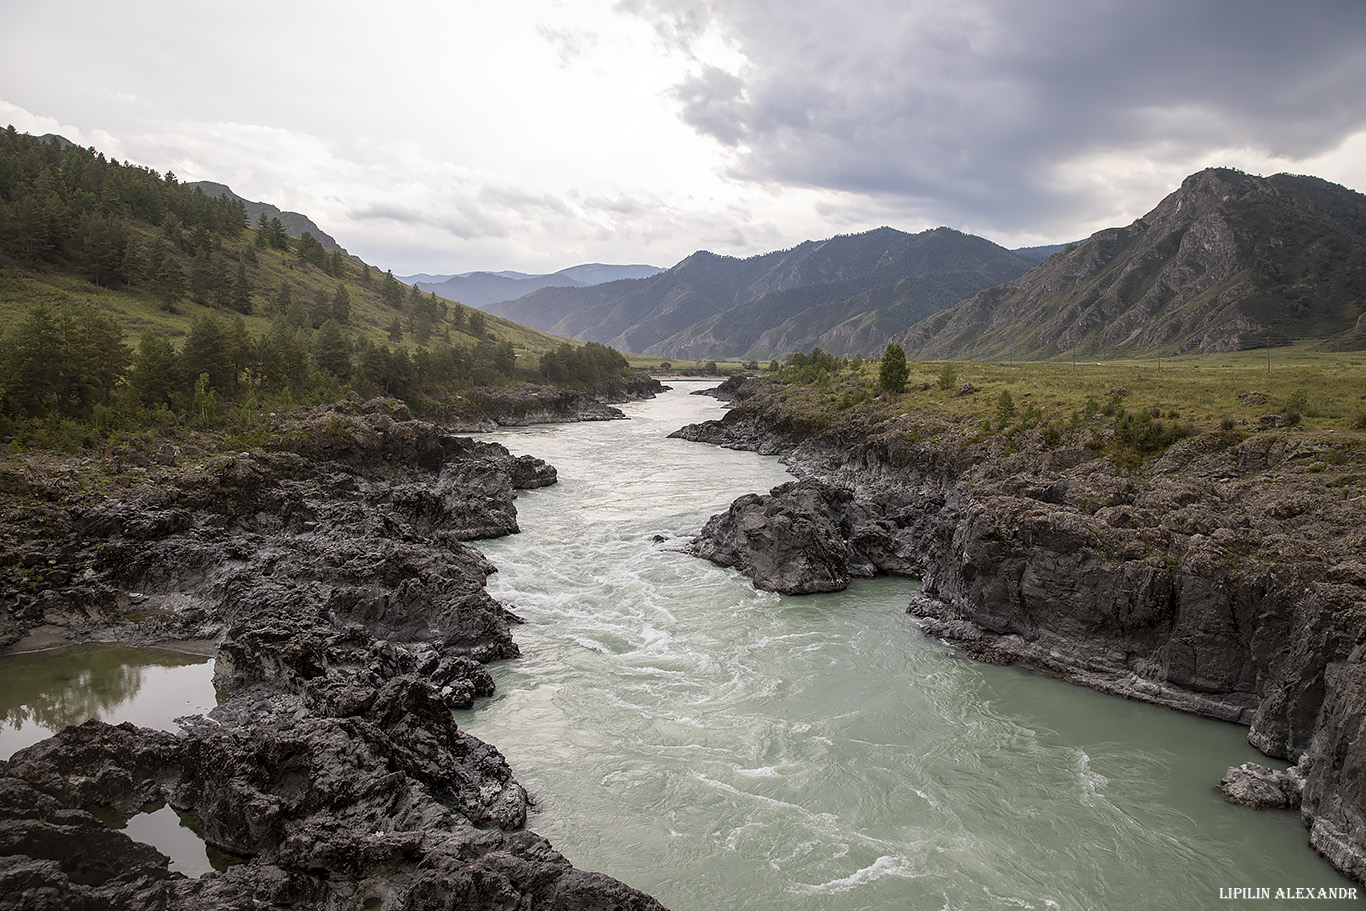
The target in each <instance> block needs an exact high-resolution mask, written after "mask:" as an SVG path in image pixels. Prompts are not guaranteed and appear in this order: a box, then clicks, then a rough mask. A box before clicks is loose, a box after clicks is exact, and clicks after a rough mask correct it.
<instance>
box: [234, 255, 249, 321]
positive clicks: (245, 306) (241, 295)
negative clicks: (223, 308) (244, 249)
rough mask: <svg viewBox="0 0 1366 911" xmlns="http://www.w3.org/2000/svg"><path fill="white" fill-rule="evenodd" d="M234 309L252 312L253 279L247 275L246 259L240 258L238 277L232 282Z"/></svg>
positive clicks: (239, 311)
mask: <svg viewBox="0 0 1366 911" xmlns="http://www.w3.org/2000/svg"><path fill="white" fill-rule="evenodd" d="M231 299H232V304H231V306H232V309H234V310H236V311H237V312H238V313H251V279H250V278H248V277H247V264H246V261H245V260H238V263H237V277H236V278H235V279H234V280H233V283H232V298H231Z"/></svg>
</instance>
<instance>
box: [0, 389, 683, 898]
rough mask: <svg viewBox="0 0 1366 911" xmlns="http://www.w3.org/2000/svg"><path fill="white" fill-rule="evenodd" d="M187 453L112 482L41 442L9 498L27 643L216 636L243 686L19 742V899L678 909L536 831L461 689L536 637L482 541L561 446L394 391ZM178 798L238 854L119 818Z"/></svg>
mask: <svg viewBox="0 0 1366 911" xmlns="http://www.w3.org/2000/svg"><path fill="white" fill-rule="evenodd" d="M170 461H171V462H172V464H166V465H162V464H151V465H148V466H147V467H146V468H142V469H137V470H134V471H132V472H129V471H123V472H120V473H117V474H116V475H114V476H113V477H112V478H110V479H108V483H109V484H110V485H111V486H110V487H109V488H108V489H107V490H105V491H104V492H103V493H98V494H89V493H82V491H83V490H86V489H89V487H90V483H89V482H88V481H87V482H84V483H78V484H76V485H74V486H71V487H68V486H67V485H65V484H64V483H58V481H59V480H60V479H61V478H62V477H64V475H63V474H62V472H61V471H60V470H59V469H55V468H53V467H52V466H50V465H49V466H31V467H32V469H33V471H32V472H31V474H30V476H28V477H27V478H26V481H25V483H24V485H23V487H24V490H23V491H22V493H23V496H21V497H16V498H11V499H10V500H9V501H8V502H7V503H6V516H7V518H8V519H9V520H11V521H10V523H9V524H7V526H6V527H7V529H8V531H7V532H6V533H5V535H4V537H3V538H2V539H0V572H3V573H4V577H5V582H6V584H5V586H4V595H3V605H4V613H3V617H4V626H3V628H0V633H3V635H4V637H5V639H6V641H7V642H9V643H19V642H22V640H23V639H24V637H25V636H26V634H28V633H30V632H32V631H34V630H39V629H41V630H43V631H45V632H46V633H47V635H48V636H51V635H52V631H53V630H58V629H60V630H65V632H66V635H67V637H68V639H69V640H70V641H84V640H96V639H98V640H116V641H125V642H130V643H135V644H144V643H164V642H169V641H177V640H188V639H193V640H199V641H204V642H208V643H210V644H211V647H212V648H214V649H215V650H216V654H217V661H216V664H215V676H214V684H215V687H216V689H217V690H218V699H219V706H218V708H217V709H215V710H214V711H213V712H212V713H211V714H210V716H209V717H207V718H197V719H187V720H184V721H183V722H182V727H183V731H182V732H181V733H179V734H168V733H163V732H159V731H153V730H147V729H141V728H136V727H133V726H131V725H121V726H118V727H112V726H110V725H106V724H101V723H99V722H90V723H87V724H85V725H81V726H79V727H74V728H68V729H66V730H65V731H63V732H61V733H60V734H58V735H57V736H55V737H53V738H51V739H49V740H47V741H44V742H42V743H40V744H37V745H36V746H33V747H30V748H28V749H25V750H21V751H20V752H19V753H17V754H16V755H15V756H14V757H13V758H12V760H11V761H9V762H8V763H0V909H3V908H25V909H35V908H54V909H55V908H64V909H66V908H92V909H93V908H151V907H156V908H167V909H191V908H194V909H197V911H212V909H217V908H224V909H227V908H234V909H235V908H243V907H291V908H299V909H319V911H321V909H332V908H362V907H364V908H376V909H398V908H404V909H409V908H431V909H438V908H440V909H447V908H454V907H460V908H474V909H478V908H490V909H492V908H509V907H537V908H556V909H566V911H569V909H583V908H602V907H612V908H622V909H657V908H659V905H658V903H657V902H655V901H654V900H653V899H651V898H649V897H648V896H645V895H643V894H641V893H639V892H636V891H635V890H632V889H630V888H629V887H627V886H625V885H623V884H621V883H619V882H616V881H615V880H612V879H610V878H609V877H605V876H600V875H596V874H589V873H584V872H582V871H579V870H576V869H575V868H573V867H572V865H570V864H569V862H568V861H566V860H565V859H564V858H563V857H562V856H560V855H559V854H558V853H556V852H555V851H554V849H553V848H551V846H550V845H549V844H547V843H546V842H545V841H544V840H543V839H541V838H539V837H538V836H536V835H534V834H531V833H529V832H526V831H525V830H524V828H523V826H524V824H525V821H526V814H527V809H528V806H529V799H528V796H527V794H526V792H525V791H524V790H523V789H522V788H521V786H520V785H519V784H518V783H517V782H516V780H515V779H514V778H513V777H512V774H511V771H510V769H509V768H508V767H507V764H506V762H505V761H504V759H503V757H502V756H501V755H500V754H499V753H498V751H497V750H496V749H494V748H493V747H491V746H489V745H488V744H484V743H482V742H480V741H478V740H476V739H475V738H473V737H471V736H469V735H467V734H465V733H464V732H462V731H460V730H459V729H458V727H457V726H456V724H455V722H454V720H453V717H452V715H451V709H452V708H462V707H468V706H470V705H471V704H472V703H473V701H474V700H475V699H476V698H478V697H480V696H487V695H489V694H491V693H492V692H493V680H492V677H491V676H490V675H489V673H488V671H487V670H486V668H485V667H484V662H488V661H492V660H495V659H500V658H508V657H512V656H515V655H516V654H517V646H516V644H515V643H514V642H513V640H512V637H511V634H510V624H512V623H515V622H516V618H515V617H513V615H511V614H510V613H509V612H508V610H507V609H506V608H505V607H504V606H503V605H502V604H500V603H499V602H497V601H496V600H494V599H493V598H492V597H490V596H489V595H488V593H487V592H486V591H485V589H484V581H485V578H486V576H487V575H488V574H489V573H491V572H493V567H492V566H491V565H490V564H489V563H488V561H487V560H486V559H485V558H484V557H483V556H482V555H481V554H480V553H479V552H478V551H476V550H474V549H473V548H472V547H470V546H469V545H468V544H467V543H465V542H467V541H469V540H472V539H476V538H482V537H489V536H492V535H503V534H508V533H512V532H515V531H516V530H517V523H516V510H515V508H514V504H513V498H514V495H515V490H517V489H522V488H528V487H536V486H543V485H545V484H551V483H554V481H555V471H554V469H553V468H552V467H550V466H548V465H546V464H545V463H543V462H540V461H539V460H537V459H534V458H531V457H528V456H522V457H520V458H515V457H513V456H511V455H510V454H509V453H508V452H507V450H506V449H504V448H503V447H501V446H497V445H493V444H487V443H480V442H476V441H472V440H468V439H463V438H459V437H455V436H452V435H450V434H449V433H447V432H445V431H443V430H442V429H441V428H440V427H437V426H436V425H434V424H431V423H428V422H424V421H415V420H413V419H412V418H411V415H410V414H408V412H407V409H406V408H404V407H403V406H402V405H400V404H398V403H395V402H391V401H375V402H369V403H362V402H358V401H351V402H345V403H341V404H339V405H337V406H332V407H329V408H323V409H315V410H313V411H309V412H305V413H302V414H300V415H296V416H292V417H289V418H287V419H281V420H279V421H277V423H276V425H275V426H274V427H273V428H272V433H271V436H270V439H269V442H268V443H267V444H266V445H265V446H262V447H260V448H256V449H252V450H250V451H247V452H237V453H229V454H221V455H216V456H213V457H211V458H207V459H205V460H203V461H202V462H199V463H198V464H189V465H186V466H180V465H178V464H175V463H174V461H173V460H170ZM84 470H85V471H86V472H87V473H89V472H90V471H91V470H92V469H91V468H90V466H86V467H85V469H84ZM43 472H45V473H46V476H40V475H42V473H43ZM77 476H78V478H79V477H81V475H80V472H79V471H77ZM39 492H43V493H45V494H46V495H47V496H48V499H47V501H44V499H43V494H39V495H38V496H35V494H38V493H39ZM162 805H169V806H171V807H173V808H174V809H175V810H176V811H177V812H178V813H181V814H182V816H183V818H186V819H191V820H194V821H195V824H196V826H198V827H199V830H200V831H202V833H203V836H204V839H205V841H206V843H207V844H208V845H210V846H212V847H214V848H216V849H218V850H220V851H223V852H227V853H229V854H230V855H233V856H234V857H235V858H236V859H237V861H238V862H237V863H235V864H234V865H232V866H229V867H227V868H226V869H224V870H222V871H216V872H212V873H207V874H204V875H203V876H200V877H198V878H195V879H191V878H187V877H185V876H183V875H181V874H179V873H175V872H172V871H171V870H170V869H169V867H168V861H167V859H166V858H165V857H163V856H162V855H160V854H159V853H158V852H156V851H155V850H153V849H151V848H148V847H147V846H145V845H141V844H138V843H136V842H134V841H132V840H131V839H130V838H128V837H127V836H126V835H125V834H124V833H123V832H121V831H117V830H115V829H112V828H110V827H109V825H108V824H107V823H109V822H110V821H111V819H112V821H114V822H118V821H121V820H126V819H128V818H129V817H130V816H132V815H133V814H134V813H137V812H139V811H140V810H146V809H148V808H150V807H156V806H162Z"/></svg>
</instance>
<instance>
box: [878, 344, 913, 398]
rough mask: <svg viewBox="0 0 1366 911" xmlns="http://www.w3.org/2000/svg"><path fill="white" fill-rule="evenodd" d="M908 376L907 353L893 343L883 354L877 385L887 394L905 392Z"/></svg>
mask: <svg viewBox="0 0 1366 911" xmlns="http://www.w3.org/2000/svg"><path fill="white" fill-rule="evenodd" d="M906 376H907V370H906V352H905V350H903V349H902V347H901V346H900V345H898V344H897V343H896V342H892V343H891V344H890V345H888V346H887V350H886V351H884V352H882V368H881V369H880V370H879V371H878V374H877V384H878V385H879V386H881V387H882V388H883V389H885V390H886V391H887V392H905V391H906Z"/></svg>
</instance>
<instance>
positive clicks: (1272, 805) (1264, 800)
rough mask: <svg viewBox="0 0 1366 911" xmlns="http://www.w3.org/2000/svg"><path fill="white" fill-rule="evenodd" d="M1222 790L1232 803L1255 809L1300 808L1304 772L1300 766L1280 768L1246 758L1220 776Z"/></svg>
mask: <svg viewBox="0 0 1366 911" xmlns="http://www.w3.org/2000/svg"><path fill="white" fill-rule="evenodd" d="M1219 790H1220V791H1222V792H1223V793H1224V798H1225V799H1226V800H1228V801H1229V802H1230V803H1236V804H1242V805H1243V806H1245V807H1251V808H1252V809H1254V810H1296V809H1299V806H1300V792H1302V791H1303V790H1304V773H1303V772H1302V771H1301V770H1300V768H1299V767H1295V768H1292V769H1289V770H1287V771H1278V770H1276V769H1270V768H1267V767H1266V766H1264V765H1261V764H1260V763H1256V762H1245V763H1243V764H1242V765H1239V766H1233V767H1231V768H1230V769H1229V770H1228V772H1227V773H1225V775H1224V777H1223V778H1221V779H1219Z"/></svg>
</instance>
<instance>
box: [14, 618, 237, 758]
mask: <svg viewBox="0 0 1366 911" xmlns="http://www.w3.org/2000/svg"><path fill="white" fill-rule="evenodd" d="M215 705H217V697H216V696H215V694H214V689H213V661H212V659H210V658H207V657H204V656H202V655H187V654H184V653H182V652H175V651H170V650H167V649H154V648H128V647H126V646H122V645H104V644H96V645H78V646H72V647H69V648H56V649H48V650H46V651H41V652H29V653H27V654H22V655H6V656H3V657H0V759H8V758H9V757H10V756H12V755H14V753H15V751H16V750H20V749H22V748H23V747H26V746H31V745H32V744H35V743H37V742H38V741H40V740H45V739H47V738H48V737H50V736H52V734H54V733H56V732H57V731H60V730H61V729H62V728H65V727H67V726H68V725H73V724H81V723H82V722H84V721H87V720H89V719H91V718H99V719H101V720H102V721H107V722H109V723H110V724H120V723H122V722H124V721H131V722H133V723H134V724H137V725H141V726H142V727H150V728H158V729H160V730H166V731H174V730H176V729H177V728H176V726H175V723H174V719H176V718H178V717H181V716H183V715H198V714H202V713H205V712H208V711H209V710H211V709H212V708H213V707H214V706H215Z"/></svg>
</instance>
